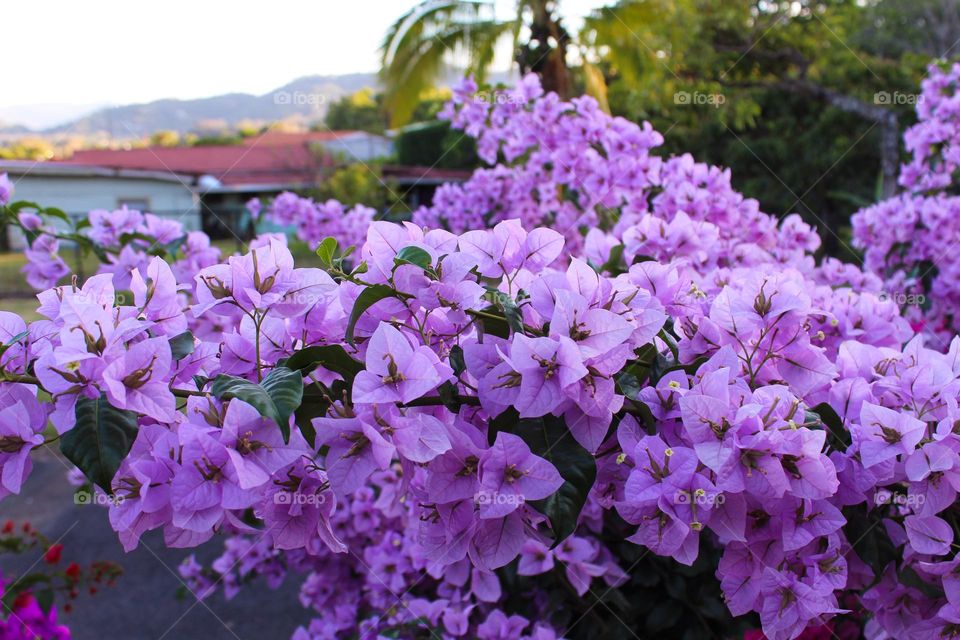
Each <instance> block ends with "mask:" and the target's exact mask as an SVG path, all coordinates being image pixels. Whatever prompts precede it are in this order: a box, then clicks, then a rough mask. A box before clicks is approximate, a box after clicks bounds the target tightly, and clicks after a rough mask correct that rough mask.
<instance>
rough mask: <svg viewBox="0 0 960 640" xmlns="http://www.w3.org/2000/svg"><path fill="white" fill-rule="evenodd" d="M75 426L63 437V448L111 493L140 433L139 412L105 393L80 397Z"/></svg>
mask: <svg viewBox="0 0 960 640" xmlns="http://www.w3.org/2000/svg"><path fill="white" fill-rule="evenodd" d="M76 418H77V421H76V425H75V426H74V427H73V429H71V430H70V431H67V432H66V433H65V434H63V436H61V438H60V450H61V451H62V452H63V455H64V456H66V458H67V459H68V460H69V461H70V462H72V463H73V464H75V465H76V466H77V468H78V469H80V471H82V472H83V475H85V476H86V477H87V479H89V480H90V481H91V482H93V483H94V484H96V485H97V486H99V487H100V488H101V489H103V490H104V491H106V492H107V493H108V494H109V493H113V489H112V488H111V487H110V482H111V481H112V480H113V476H114V475H116V473H117V469H119V468H120V463H121V462H123V459H124V458H126V456H127V454H128V453H129V452H130V447H132V446H133V441H134V439H135V438H136V436H137V414H135V413H134V412H132V411H127V410H125V409H117V408H116V407H114V406H112V405H111V404H110V403H109V402H108V401H107V398H106V396H105V395H103V396H101V397H99V398H86V397H81V398H79V399H77V406H76Z"/></svg>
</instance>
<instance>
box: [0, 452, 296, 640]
mask: <svg viewBox="0 0 960 640" xmlns="http://www.w3.org/2000/svg"><path fill="white" fill-rule="evenodd" d="M64 465H65V463H64V461H63V460H62V459H60V458H59V457H57V456H55V455H53V454H52V453H46V452H43V453H42V454H38V455H35V456H34V471H33V473H32V475H31V476H30V478H29V480H28V481H27V483H26V486H25V487H24V489H23V491H22V492H21V495H19V496H10V497H8V498H6V499H5V500H3V502H0V523H2V522H3V521H6V520H8V519H14V520H16V521H17V522H22V521H24V520H28V521H30V522H31V524H33V525H34V526H36V527H37V528H39V530H40V531H41V532H42V533H43V534H44V535H45V536H47V537H48V538H49V539H50V540H52V541H53V540H59V541H60V542H62V543H63V544H64V547H65V548H64V562H67V561H76V562H79V563H81V564H84V565H86V564H88V563H90V562H91V561H94V560H112V561H115V562H118V563H120V564H121V565H122V566H123V569H124V575H123V576H122V577H121V578H120V579H119V580H118V581H117V583H116V585H115V586H114V587H112V588H105V589H102V590H101V591H100V592H99V593H98V594H97V595H96V596H92V597H91V596H88V595H82V596H80V598H79V599H78V601H77V602H76V605H75V607H74V611H73V612H72V613H69V614H63V613H62V612H61V614H60V616H61V620H62V621H63V622H65V623H66V624H68V625H69V626H70V628H71V629H72V630H73V637H74V638H75V640H161V639H163V640H180V639H187V640H193V639H202V640H274V639H282V638H289V637H290V634H291V633H293V630H294V629H296V627H297V626H298V625H300V624H305V623H306V621H307V620H309V618H310V615H309V612H308V611H306V610H304V609H303V608H302V607H301V606H300V604H299V602H298V600H297V586H298V585H297V584H296V582H295V581H293V580H288V581H286V582H285V583H284V585H283V586H282V587H281V588H280V589H278V590H277V591H271V590H270V589H268V588H267V587H266V586H265V585H264V584H262V583H254V584H252V585H249V586H247V587H245V588H244V589H243V590H241V592H240V595H238V596H237V597H236V598H235V599H233V600H232V601H229V602H228V601H227V600H226V599H225V598H224V597H223V595H222V593H220V592H218V593H217V594H216V595H214V596H213V597H211V598H208V599H207V600H206V601H203V602H200V601H198V600H197V599H196V598H194V597H193V596H192V595H187V596H186V597H184V598H178V597H177V589H178V588H179V587H182V586H183V583H182V582H181V580H180V576H179V574H178V573H177V566H178V565H179V564H180V562H181V561H182V560H183V559H184V558H185V557H187V556H188V555H190V552H191V550H186V549H167V548H166V547H164V546H163V537H162V535H161V534H160V532H159V531H153V532H150V533H149V534H147V535H146V536H144V539H143V540H141V542H140V547H139V548H137V549H136V550H135V551H133V552H131V553H129V554H126V553H124V552H123V548H122V547H121V546H120V542H119V541H118V540H117V536H116V534H115V533H114V532H113V531H112V530H111V529H110V523H109V522H108V520H107V512H106V510H105V509H104V508H102V507H96V506H90V505H75V504H74V501H73V489H72V487H71V486H70V485H68V484H67V482H66V475H65V474H66V468H65V466H64ZM221 548H222V539H218V538H217V537H214V539H213V540H211V541H210V543H208V544H207V545H205V546H203V547H201V548H199V549H194V550H192V551H193V552H194V553H195V554H196V555H197V557H198V558H199V559H200V560H201V561H202V562H205V563H206V562H207V561H209V560H210V559H211V558H214V557H216V556H217V555H218V554H219V551H220V549H221ZM38 558H39V554H38V553H28V554H24V555H22V556H12V555H9V554H2V555H0V571H2V572H3V573H4V574H6V575H10V574H19V573H20V572H22V571H23V570H24V569H26V568H28V567H29V566H30V565H31V564H32V563H34V562H36V561H37V560H38Z"/></svg>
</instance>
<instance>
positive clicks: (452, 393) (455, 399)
mask: <svg viewBox="0 0 960 640" xmlns="http://www.w3.org/2000/svg"><path fill="white" fill-rule="evenodd" d="M437 395H439V396H440V401H441V402H443V406H445V407H446V408H447V410H448V411H450V413H460V405H461V403H460V394H459V393H457V388H456V387H455V386H454V385H453V383H452V382H450V381H449V380H447V381H446V382H444V383H443V384H441V385H440V386H439V387H437Z"/></svg>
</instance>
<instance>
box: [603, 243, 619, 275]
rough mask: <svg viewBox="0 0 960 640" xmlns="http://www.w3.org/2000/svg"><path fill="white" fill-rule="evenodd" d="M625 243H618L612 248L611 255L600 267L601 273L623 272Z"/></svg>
mask: <svg viewBox="0 0 960 640" xmlns="http://www.w3.org/2000/svg"><path fill="white" fill-rule="evenodd" d="M623 266H624V265H623V245H622V244H618V245H616V246H615V247H614V248H613V249H610V257H609V258H608V259H607V261H606V262H604V263H603V265H602V266H601V267H600V273H604V272H606V273H611V274H614V275H617V274H620V273H623V271H624V269H623Z"/></svg>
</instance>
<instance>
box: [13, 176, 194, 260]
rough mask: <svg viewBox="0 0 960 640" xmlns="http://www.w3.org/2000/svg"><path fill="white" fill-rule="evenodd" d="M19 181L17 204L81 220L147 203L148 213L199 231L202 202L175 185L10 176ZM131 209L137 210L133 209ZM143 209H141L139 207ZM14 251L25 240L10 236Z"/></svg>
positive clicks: (103, 178)
mask: <svg viewBox="0 0 960 640" xmlns="http://www.w3.org/2000/svg"><path fill="white" fill-rule="evenodd" d="M10 178H11V180H14V181H16V184H15V186H14V194H13V199H14V200H28V201H31V202H36V203H37V204H38V205H40V206H42V207H57V208H58V209H62V210H63V211H65V212H66V213H68V214H71V215H76V216H82V215H86V214H87V213H88V212H90V211H91V210H93V209H108V210H113V209H116V208H118V207H119V206H120V205H121V204H122V203H124V202H133V201H145V202H147V203H149V206H148V207H146V211H147V212H149V213H153V214H156V215H158V216H162V217H164V218H171V219H174V220H179V221H180V222H181V223H182V224H183V226H184V228H185V229H186V230H187V231H194V230H197V229H200V207H199V199H198V198H197V196H196V194H195V193H194V192H193V190H192V189H191V188H190V187H188V186H185V185H183V184H181V183H180V182H176V181H163V180H151V179H144V178H128V177H114V176H77V177H75V176H51V175H30V174H29V173H28V174H26V175H22V176H16V175H11V176H10ZM131 208H134V207H133V206H132V205H131ZM136 208H140V207H136ZM10 241H11V244H12V246H13V247H20V246H22V237H20V236H19V234H18V233H16V232H15V233H11V237H10Z"/></svg>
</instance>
